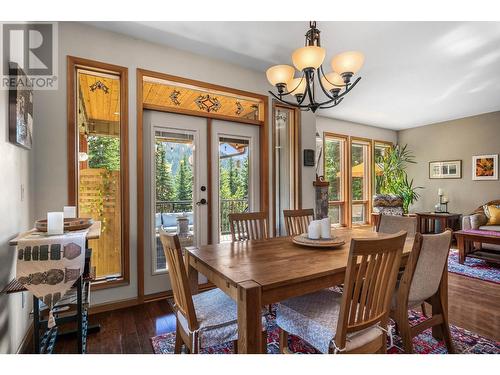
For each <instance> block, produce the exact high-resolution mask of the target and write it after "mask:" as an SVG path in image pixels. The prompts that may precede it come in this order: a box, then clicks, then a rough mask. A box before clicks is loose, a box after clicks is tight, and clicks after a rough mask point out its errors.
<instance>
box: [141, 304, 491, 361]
mask: <svg viewBox="0 0 500 375" xmlns="http://www.w3.org/2000/svg"><path fill="white" fill-rule="evenodd" d="M267 320H268V327H269V329H268V338H267V352H268V353H269V354H278V352H279V334H278V332H279V331H278V326H277V325H276V322H275V319H274V316H272V315H269V316H268V317H267ZM423 320H425V318H424V317H423V316H422V315H421V314H419V313H417V312H412V313H411V316H410V323H418V322H420V321H423ZM450 329H451V336H452V338H453V342H454V344H455V350H456V352H457V353H464V354H499V353H500V342H495V341H493V340H489V339H486V338H484V337H481V336H478V335H476V334H475V333H472V332H470V331H467V330H465V329H463V328H458V327H455V326H451V327H450ZM151 343H152V345H153V351H154V352H155V354H172V353H173V352H174V344H175V332H171V333H166V334H164V335H161V336H156V337H152V338H151ZM387 345H388V346H389V343H388V344H387ZM289 347H290V349H291V350H292V351H293V352H294V353H297V354H316V353H318V352H317V351H316V349H314V348H313V347H312V346H310V345H309V344H307V343H306V342H305V341H303V340H302V339H300V338H299V337H297V336H294V335H290V336H289ZM401 348H402V344H401V339H400V338H399V337H398V336H394V346H393V347H392V348H390V349H388V353H389V354H400V353H403V351H402V349H401ZM413 350H414V352H415V353H419V354H443V353H447V351H446V346H445V345H444V344H443V343H442V342H438V341H436V340H435V339H434V338H433V337H432V332H431V329H428V330H426V331H424V332H422V334H420V335H419V336H418V337H415V338H414V339H413ZM232 352H233V344H232V343H228V344H224V345H219V346H214V347H211V348H208V349H205V350H203V351H202V354H229V353H232Z"/></svg>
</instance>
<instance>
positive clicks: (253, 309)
mask: <svg viewBox="0 0 500 375" xmlns="http://www.w3.org/2000/svg"><path fill="white" fill-rule="evenodd" d="M261 297H262V295H261V287H260V285H259V284H257V283H256V282H255V281H253V280H248V281H244V282H242V283H240V284H238V301H237V304H238V352H239V353H250V354H256V353H261V351H262V299H261Z"/></svg>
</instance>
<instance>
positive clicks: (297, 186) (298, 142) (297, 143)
mask: <svg viewBox="0 0 500 375" xmlns="http://www.w3.org/2000/svg"><path fill="white" fill-rule="evenodd" d="M276 108H286V109H288V110H291V111H293V116H294V118H293V120H294V145H293V149H294V152H292V155H295V158H294V160H293V165H294V169H295V170H294V177H295V180H294V184H293V187H292V188H293V189H294V191H295V194H294V198H295V201H294V202H293V204H294V205H293V207H291V208H290V209H294V210H300V209H302V168H301V165H302V152H301V147H302V138H301V131H302V130H301V129H302V127H301V121H300V117H301V116H300V110H299V109H298V108H296V107H292V106H288V105H286V104H282V103H279V102H278V101H277V100H275V99H273V101H272V119H271V125H272V128H273V131H272V135H271V137H272V141H271V142H272V148H271V150H272V163H273V166H272V174H271V176H273V179H272V193H273V196H272V207H273V209H272V214H273V217H272V223H273V236H274V237H276V224H277V223H276V222H275V221H276V181H275V179H274V176H276V152H275V149H276V128H275V117H276Z"/></svg>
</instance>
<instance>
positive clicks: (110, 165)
mask: <svg viewBox="0 0 500 375" xmlns="http://www.w3.org/2000/svg"><path fill="white" fill-rule="evenodd" d="M109 67H110V65H107V64H101V63H97V62H95V63H94V62H91V61H88V60H81V59H77V58H71V57H70V58H68V69H69V70H70V74H71V77H72V79H71V81H69V82H68V85H70V86H69V87H72V88H73V89H74V91H73V92H71V93H70V94H69V100H70V103H69V107H68V108H69V111H68V114H69V116H71V117H70V118H69V134H70V136H71V135H72V134H74V136H75V138H74V143H72V142H71V141H70V142H69V148H68V150H69V201H70V204H75V205H76V206H77V207H78V215H79V216H80V217H91V218H92V219H94V220H96V221H100V222H101V229H102V232H101V236H100V238H99V239H96V240H90V241H89V247H90V248H91V249H92V266H94V267H95V268H96V278H97V282H96V283H97V284H101V285H113V284H115V283H121V282H127V281H128V273H129V271H128V230H127V228H128V174H127V163H128V160H127V152H126V150H127V145H126V142H127V120H126V119H127V113H126V103H124V100H126V97H127V96H126V88H125V87H126V83H125V81H126V77H127V71H126V68H121V67H116V68H118V70H117V71H115V70H111V69H108V68H109ZM124 90H125V92H124Z"/></svg>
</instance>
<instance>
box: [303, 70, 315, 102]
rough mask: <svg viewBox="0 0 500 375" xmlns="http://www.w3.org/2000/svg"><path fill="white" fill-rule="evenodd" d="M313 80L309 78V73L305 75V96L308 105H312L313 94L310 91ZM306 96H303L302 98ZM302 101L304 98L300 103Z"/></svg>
mask: <svg viewBox="0 0 500 375" xmlns="http://www.w3.org/2000/svg"><path fill="white" fill-rule="evenodd" d="M313 79H314V77H312V76H311V73H306V86H307V87H306V90H307V96H309V103H310V104H312V103H314V102H315V101H314V92H313V90H312V89H311V84H312V82H313ZM305 96H306V95H305V94H304V97H305ZM303 100H304V98H302V101H303Z"/></svg>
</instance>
